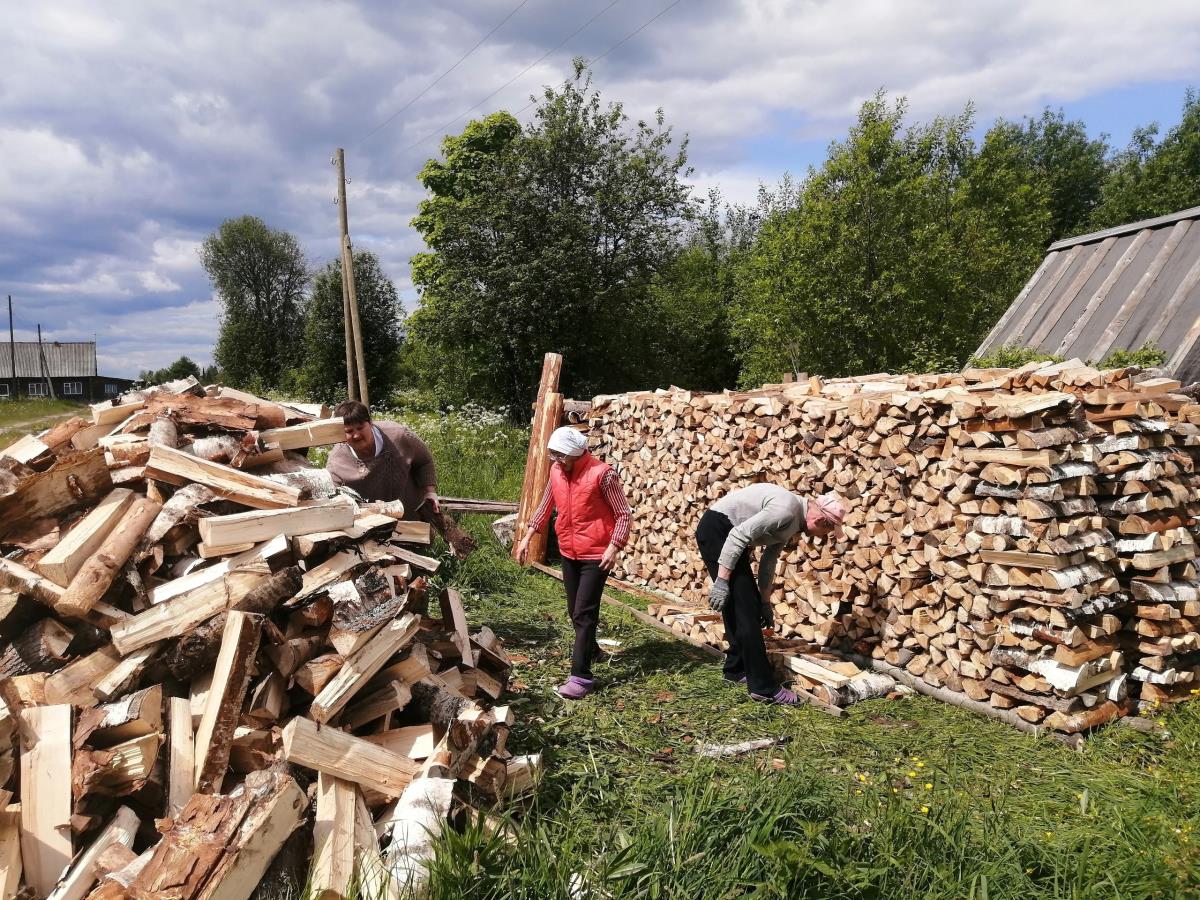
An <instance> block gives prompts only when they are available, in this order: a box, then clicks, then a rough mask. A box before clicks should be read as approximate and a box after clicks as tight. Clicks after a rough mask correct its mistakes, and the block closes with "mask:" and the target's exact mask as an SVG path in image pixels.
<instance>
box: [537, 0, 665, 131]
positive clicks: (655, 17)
mask: <svg viewBox="0 0 1200 900" xmlns="http://www.w3.org/2000/svg"><path fill="white" fill-rule="evenodd" d="M682 2H683V0H674V2H673V3H670V4H668V5H667V6H664V7H663V8H662V9H661V10H659V11H658V12H657V13H656V14H655V15H653V16H651V17H650V18H649V19H647V20H646V21H645V22H643V23H642V24H641V25H639V26H638V27H637V28H635V29H634V30H633V31H631V32H629V34H627V35H625V37H623V38H621V39H620V40H619V41H617V42H616V43H615V44H613V45H612V46H611V47H609V48H608V49H607V50H605V51H604V52H603V53H601V54H600V55H599V56H595V57H592V58H591V59H589V60H588V65H589V66H594V65H595V64H596V63H598V62H600V60H602V59H604V57H606V56H608V55H609V54H610V53H612V52H613V51H614V50H616V49H617V48H619V47H620V46H621V45H622V44H624V43H625V42H627V41H630V40H632V39H633V38H635V37H637V36H638V34H640V33H641V32H642V31H644V30H645V29H646V28H648V27H649V26H651V25H653V24H654V23H655V22H656V21H657V20H658V19H660V18H662V17H663V16H665V15H666V14H667V13H669V12H670V11H671V10H672V9H674V8H675V7H676V6H678V5H679V4H680V3H682ZM570 83H571V79H569V78H568V79H566V80H565V81H563V83H562V86H563V87H566V86H567V85H569V84H570ZM535 103H537V100H530V101H529V102H528V103H526V104H525V105H524V106H522V107H521V108H520V109H518V110H517V111H516V112H515V113H513V115H514V116H519V115H521V113H523V112H525V110H527V109H529V107H531V106H533V105H534V104H535Z"/></svg>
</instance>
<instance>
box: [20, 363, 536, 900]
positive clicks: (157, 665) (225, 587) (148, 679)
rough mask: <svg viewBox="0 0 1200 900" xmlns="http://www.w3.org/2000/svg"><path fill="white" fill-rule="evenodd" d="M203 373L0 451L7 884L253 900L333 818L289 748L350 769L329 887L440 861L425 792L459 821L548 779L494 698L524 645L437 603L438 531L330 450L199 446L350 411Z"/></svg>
mask: <svg viewBox="0 0 1200 900" xmlns="http://www.w3.org/2000/svg"><path fill="white" fill-rule="evenodd" d="M202 393H203V392H202V391H200V389H199V388H198V386H197V385H195V384H194V382H193V381H186V382H183V383H181V384H178V385H172V386H164V387H163V388H162V389H159V390H152V391H148V392H139V393H138V394H137V395H135V396H129V397H124V398H117V402H115V403H109V404H99V405H98V406H97V407H96V408H95V409H94V410H93V414H94V417H95V419H96V421H97V422H98V423H100V424H98V425H96V426H95V428H96V429H97V430H96V432H95V433H94V434H91V435H86V432H87V431H89V430H90V429H89V428H88V426H87V423H86V422H84V421H82V420H81V421H79V422H78V423H76V427H73V428H70V429H59V431H58V433H56V434H51V433H46V434H45V435H42V436H40V437H35V438H33V439H31V440H29V441H25V442H24V443H23V444H22V445H21V446H20V447H18V449H17V450H16V451H14V452H16V453H17V454H18V455H19V456H21V457H22V458H24V459H27V460H29V463H30V464H26V463H25V462H22V461H20V460H18V459H14V458H13V457H11V456H0V471H3V473H4V474H5V476H6V477H5V478H3V479H0V510H2V511H3V516H2V517H0V698H2V699H3V701H4V706H3V707H0V892H2V893H3V894H4V896H10V895H16V894H18V893H20V892H27V893H28V894H30V895H36V896H40V897H53V898H55V900H77V898H83V897H91V898H93V900H109V898H111V900H117V898H120V900H127V898H150V897H161V896H171V897H176V898H180V900H184V898H196V900H199V898H217V897H220V898H232V900H242V898H248V897H249V896H250V895H251V894H252V893H253V891H254V890H255V889H256V888H257V886H258V885H259V882H260V881H261V880H262V878H263V876H264V873H265V872H266V871H267V868H268V866H269V865H270V863H271V861H272V859H273V858H274V857H275V855H276V854H277V853H278V852H279V850H280V848H281V847H282V846H283V844H284V842H285V841H286V840H287V838H288V836H289V835H290V834H291V833H292V832H293V831H295V830H296V829H297V828H298V827H299V826H300V825H301V824H302V823H303V822H304V820H305V819H306V818H308V817H309V815H310V812H309V804H308V799H307V797H306V795H305V791H304V790H303V787H302V785H301V784H300V783H297V778H296V777H295V775H294V774H289V771H290V770H289V766H298V767H300V769H308V770H309V777H311V778H313V779H317V780H319V781H320V782H321V784H322V785H325V787H326V788H328V790H323V791H322V797H324V798H325V799H323V800H321V801H320V802H319V803H318V810H317V819H318V822H317V824H318V826H319V828H318V831H319V833H320V835H321V838H322V839H321V841H319V851H318V855H317V859H318V861H319V862H320V865H318V866H317V871H316V875H315V877H316V879H317V880H316V882H314V883H317V882H319V883H320V884H319V886H320V887H321V888H322V889H323V890H324V891H325V892H326V896H344V895H345V894H346V892H347V891H349V889H350V887H349V886H350V883H351V881H352V880H353V879H355V878H357V879H358V880H359V882H360V883H361V884H364V885H368V886H372V885H373V886H374V887H376V888H378V889H379V890H380V892H382V890H383V889H384V887H385V881H386V872H385V854H386V855H387V859H388V860H393V859H403V860H409V861H412V860H420V859H425V858H427V857H426V855H425V854H427V852H428V837H429V834H428V832H426V831H424V830H418V829H417V828H416V827H403V828H398V827H396V823H397V822H409V823H411V822H412V821H414V820H413V819H412V815H413V808H412V803H411V802H410V801H411V799H412V797H415V796H417V795H418V794H420V795H421V796H426V795H428V794H429V793H430V790H429V789H431V788H437V789H438V791H440V792H441V793H438V796H443V793H444V796H445V800H446V802H445V803H439V804H438V805H437V806H436V807H429V806H426V807H425V808H424V812H423V814H422V816H421V818H420V821H421V822H422V823H424V824H426V825H428V826H429V827H430V828H431V829H432V830H433V831H434V832H435V833H436V832H437V831H438V830H440V828H441V827H442V823H443V822H446V821H448V819H449V817H450V812H451V810H450V801H449V798H450V796H451V795H453V794H454V793H456V792H457V793H459V794H461V795H463V796H468V797H470V800H471V802H472V803H474V804H476V805H478V804H480V803H483V802H485V801H486V800H487V799H488V798H487V797H486V795H485V794H484V793H480V791H482V790H483V789H484V788H488V789H496V788H497V786H500V787H501V788H502V790H501V794H502V796H498V797H496V798H493V799H492V801H491V802H507V801H508V800H509V799H510V796H511V795H512V794H513V793H514V792H515V793H520V792H522V791H525V790H529V789H531V788H532V785H533V779H532V778H531V777H530V772H531V771H532V770H531V768H530V766H529V764H528V762H527V761H525V760H517V759H513V758H512V756H511V754H510V753H509V752H508V751H507V749H506V748H505V746H506V741H505V738H506V736H507V733H508V730H509V729H510V728H511V724H512V717H511V714H509V713H501V714H500V715H499V716H498V715H497V714H496V713H495V712H494V711H493V708H492V704H493V703H494V702H496V701H497V700H498V699H499V698H500V696H501V695H502V693H503V690H504V686H505V684H506V682H507V678H508V671H509V668H510V666H509V662H508V659H507V656H506V655H505V653H504V650H503V647H502V645H501V644H500V642H499V641H498V639H497V638H496V637H495V635H494V634H492V632H491V631H490V630H489V629H487V628H483V629H480V630H478V631H475V632H472V631H470V630H469V625H468V621H469V619H468V613H469V610H468V609H467V608H466V604H465V603H464V598H462V597H460V596H459V595H458V594H457V593H454V594H446V595H445V596H444V597H443V602H442V604H441V608H442V616H441V617H440V618H433V617H430V614H429V605H430V604H429V603H428V599H427V597H426V592H427V589H428V583H427V582H426V580H425V578H423V577H420V572H429V573H432V572H435V571H437V569H438V568H439V566H440V565H441V562H440V560H438V559H436V558H434V557H431V556H429V555H427V549H426V548H427V546H428V545H429V544H430V526H429V524H428V523H425V522H409V521H398V520H397V517H396V515H388V514H387V512H388V511H389V510H390V511H392V512H397V511H395V510H392V509H390V508H387V507H384V506H380V507H379V508H378V509H375V510H368V509H365V508H360V507H358V506H356V503H355V501H354V500H353V499H352V498H350V497H345V496H334V497H329V496H328V492H327V491H326V490H325V489H324V488H322V487H320V486H321V485H327V483H328V480H327V479H321V478H320V477H316V476H319V475H321V474H323V473H321V472H320V470H317V469H301V472H300V474H301V475H302V476H304V477H301V478H299V479H297V478H294V477H284V476H280V477H279V478H275V477H271V476H269V475H259V474H255V475H251V474H248V473H246V472H244V471H241V470H239V469H237V468H234V467H233V466H230V465H224V464H222V463H218V462H214V461H212V460H209V459H204V458H201V457H200V456H198V455H194V454H193V453H192V452H189V448H190V449H191V450H193V451H195V453H200V452H201V451H202V450H204V448H206V447H210V445H211V447H210V449H211V448H214V447H215V448H216V450H217V451H220V452H224V450H222V448H226V447H227V446H231V447H233V448H235V455H236V453H238V452H240V450H237V449H236V448H244V447H247V446H250V447H257V446H260V445H261V441H262V438H263V436H264V435H265V434H268V433H269V432H263V431H255V429H259V428H264V427H268V426H269V428H271V429H278V431H277V433H276V434H275V436H276V437H280V438H282V442H283V443H284V444H287V445H288V446H289V447H291V448H303V447H306V446H310V445H316V444H319V443H329V442H332V441H333V440H340V439H341V425H340V422H337V421H324V422H307V421H306V416H307V414H306V413H305V412H304V411H302V410H299V409H295V408H291V407H285V406H283V405H280V404H273V403H269V402H267V401H260V400H259V398H255V397H253V396H252V395H249V394H245V393H243V392H230V393H228V394H225V393H223V392H218V391H214V392H212V393H210V394H207V395H205V396H203V397H202V396H201V394H202ZM326 415H327V412H326ZM117 431H120V433H119V434H117V433H114V432H117ZM335 432H336V433H335ZM81 435H83V436H84V437H85V438H86V440H87V441H90V442H92V444H91V445H92V446H95V449H91V450H83V451H81V450H78V449H76V447H75V446H74V443H73V441H74V440H75V438H79V437H80V436H81ZM41 438H45V440H42V439H41ZM181 448H182V449H181ZM214 452H215V451H214ZM280 453H281V454H282V451H280ZM106 455H107V456H106ZM259 455H262V454H259ZM143 456H144V464H145V468H144V470H138V471H134V470H135V469H140V465H141V463H142V462H143V459H142V457H143ZM230 458H231V459H232V458H233V457H230ZM133 460H137V461H138V463H139V465H138V466H131V465H130V463H131V461H133ZM302 465H303V463H302V457H300V456H299V455H293V456H292V457H291V458H290V459H289V460H288V467H289V469H295V468H296V467H297V466H302ZM260 471H261V470H260ZM268 471H269V470H268ZM309 472H311V473H316V476H312V477H310V476H309V475H307V474H305V473H309ZM114 474H119V478H120V480H121V485H120V486H118V487H114V484H113V477H112V476H113V475H114ZM296 484H304V485H305V487H304V488H301V487H297V486H295V485H296ZM314 485H315V486H317V487H315V488H314V487H313V486H314ZM306 490H319V491H321V493H322V496H320V497H318V498H316V499H313V498H310V497H309V496H307V495H306V494H305V491H306ZM468 505H470V504H469V503H468ZM479 505H481V506H483V507H485V508H486V503H481V504H479ZM201 537H203V538H204V539H205V540H204V542H201V541H200V538H201ZM234 542H237V545H236V546H235V544H234ZM243 545H244V546H245V549H240V548H241V547H242V546H243ZM203 550H208V551H210V554H211V558H207V557H206V555H205V554H203V553H201V552H200V551H203ZM414 575H416V576H417V577H414ZM434 607H435V609H434V614H435V615H436V612H437V604H435V605H434ZM14 746H15V747H16V748H18V749H16V750H15V752H14V751H13V750H11V749H10V748H12V747H14ZM534 768H536V767H534ZM510 769H511V770H512V772H513V773H514V774H513V777H512V778H511V779H510V778H509V776H508V773H509V771H510ZM414 785H415V787H414ZM409 788H412V791H411V793H408V794H407V796H408V797H409V801H404V802H403V803H402V802H401V801H402V798H404V797H405V796H406V792H407V791H408V789H409ZM14 795H15V796H14ZM333 799H336V800H337V802H336V803H333V804H332V806H331V805H330V803H331V800H333ZM10 800H11V801H13V802H12V804H11V806H10ZM330 810H333V812H331V811H330ZM397 810H399V811H397ZM377 831H383V832H384V833H385V835H386V836H385V839H384V841H383V844H382V845H381V843H380V841H379V839H378V838H377V837H376V832H377ZM327 834H333V835H335V836H336V839H337V840H336V841H334V842H333V843H330V842H328V841H326V840H325V835H327ZM347 841H348V842H349V843H348V844H347V843H346V842H347ZM347 848H348V849H349V852H347ZM306 862H307V861H306ZM22 863H23V864H22ZM418 869H420V867H419V866H418ZM293 874H298V875H299V876H300V877H301V878H303V877H304V875H305V874H306V873H304V872H300V873H293ZM423 876H424V869H420V871H419V872H417V877H418V878H420V877H423Z"/></svg>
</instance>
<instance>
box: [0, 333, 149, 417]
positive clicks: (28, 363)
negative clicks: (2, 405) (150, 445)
mask: <svg viewBox="0 0 1200 900" xmlns="http://www.w3.org/2000/svg"><path fill="white" fill-rule="evenodd" d="M14 362H15V363H16V366H15V371H14V365H13V363H14ZM47 378H49V381H50V384H51V385H53V387H54V396H55V397H58V398H59V399H62V400H78V401H79V402H81V403H96V402H99V401H100V400H108V399H111V398H113V397H115V396H117V395H118V394H120V393H123V392H124V391H127V390H129V388H130V387H132V386H133V380H132V379H130V378H114V377H110V376H107V375H100V374H99V370H98V369H97V367H96V342H95V341H43V342H42V343H41V344H39V343H38V342H37V341H17V342H15V343H11V344H10V343H9V342H7V341H6V342H3V343H0V400H7V399H9V398H13V397H49V396H50V389H49V386H47V384H46V381H47Z"/></svg>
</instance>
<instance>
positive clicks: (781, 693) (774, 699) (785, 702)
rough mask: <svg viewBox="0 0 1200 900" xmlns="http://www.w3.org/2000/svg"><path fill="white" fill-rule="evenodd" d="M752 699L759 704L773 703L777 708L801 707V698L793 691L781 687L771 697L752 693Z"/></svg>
mask: <svg viewBox="0 0 1200 900" xmlns="http://www.w3.org/2000/svg"><path fill="white" fill-rule="evenodd" d="M750 699H751V700H754V701H755V702H757V703H771V704H774V705H776V706H799V705H800V698H799V697H797V696H796V695H795V694H794V693H793V692H792V691H789V690H788V689H787V688H785V687H781V688H780V689H779V690H777V691H776V692H775V693H774V694H772V695H771V696H770V697H768V696H767V695H766V694H756V693H754V691H751V692H750Z"/></svg>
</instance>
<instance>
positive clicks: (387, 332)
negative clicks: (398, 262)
mask: <svg viewBox="0 0 1200 900" xmlns="http://www.w3.org/2000/svg"><path fill="white" fill-rule="evenodd" d="M354 289H355V293H356V294H357V296H358V315H359V321H360V324H361V326H362V337H363V356H364V357H365V362H366V368H367V387H368V389H369V392H370V396H371V398H372V400H376V401H378V400H384V399H386V398H387V397H388V395H389V394H390V393H391V392H392V389H393V388H394V387H395V372H396V360H397V354H398V353H399V351H400V343H401V322H402V315H403V313H402V310H401V307H400V300H399V297H398V296H397V294H396V286H395V285H394V284H393V283H392V280H391V279H390V278H388V277H387V275H386V274H385V273H384V271H383V267H382V266H380V264H379V259H378V257H376V256H375V254H374V253H371V252H369V251H365V250H360V251H357V252H356V253H355V254H354ZM303 358H304V362H303V364H302V367H301V369H300V376H299V387H300V389H301V390H303V391H304V393H305V394H307V395H308V396H309V397H311V398H312V399H314V400H320V401H322V402H326V403H333V402H337V401H341V400H344V399H346V332H345V328H344V317H343V315H342V261H341V260H340V259H338V260H334V261H333V262H331V263H329V264H328V265H326V266H325V268H323V269H322V270H320V271H319V272H317V274H316V276H315V277H314V278H313V287H312V296H311V297H310V299H309V302H308V306H307V309H306V313H305V320H304V344H303Z"/></svg>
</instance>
